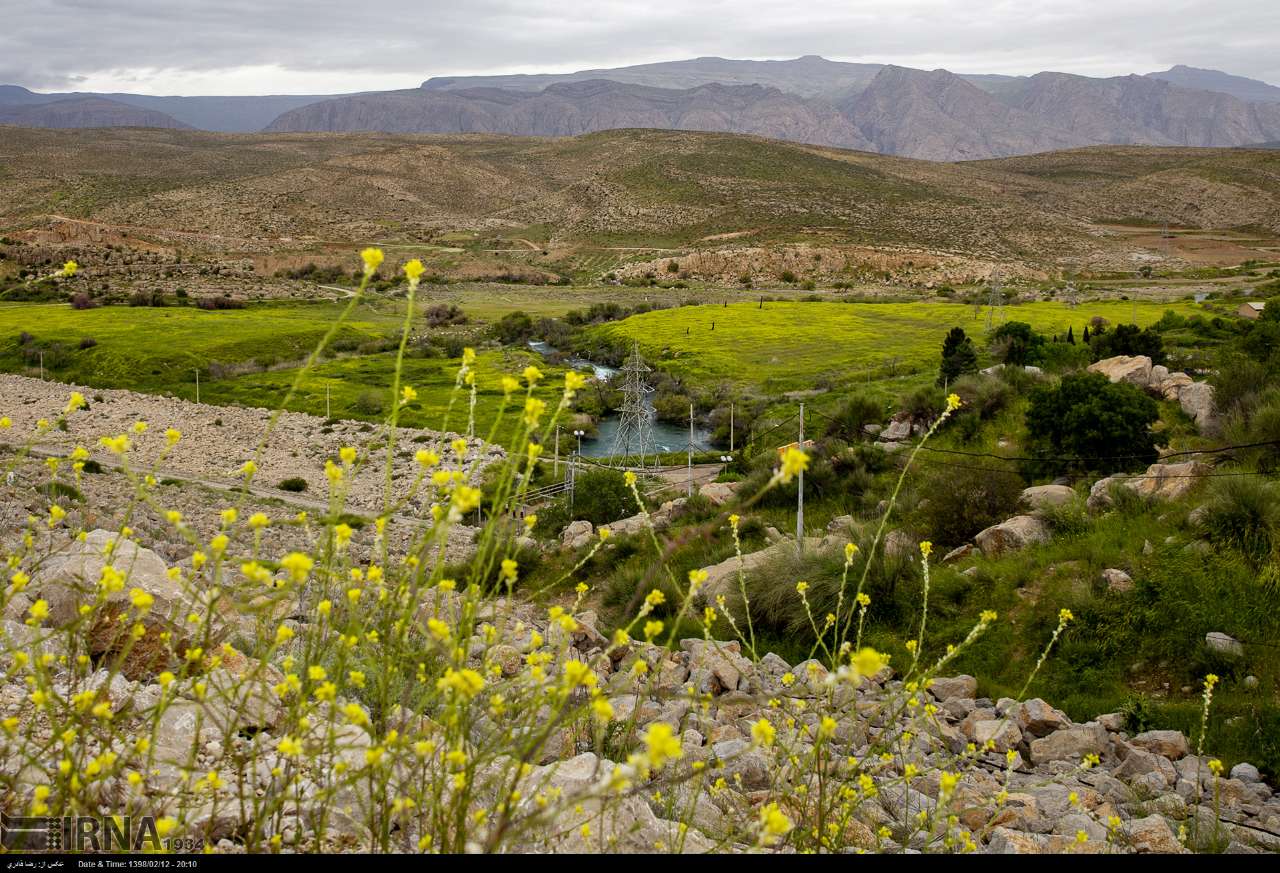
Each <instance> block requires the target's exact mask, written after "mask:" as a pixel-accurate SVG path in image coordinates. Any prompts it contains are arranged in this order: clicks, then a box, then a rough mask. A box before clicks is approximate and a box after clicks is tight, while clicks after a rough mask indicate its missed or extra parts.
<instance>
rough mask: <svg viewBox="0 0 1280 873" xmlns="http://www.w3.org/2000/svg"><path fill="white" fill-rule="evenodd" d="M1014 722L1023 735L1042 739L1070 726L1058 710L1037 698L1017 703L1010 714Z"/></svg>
mask: <svg viewBox="0 0 1280 873" xmlns="http://www.w3.org/2000/svg"><path fill="white" fill-rule="evenodd" d="M1011 715H1012V716H1013V720H1014V722H1016V723H1017V725H1018V727H1019V728H1020V729H1021V730H1022V732H1023V733H1025V734H1030V735H1031V736H1033V737H1044V736H1048V735H1049V734H1051V733H1053V732H1054V731H1057V730H1061V729H1063V728H1066V727H1070V726H1071V719H1069V718H1067V714H1066V713H1065V712H1063V711H1062V710H1060V709H1054V708H1053V707H1052V706H1050V705H1049V704H1047V703H1045V702H1044V701H1043V700H1041V699H1040V698H1039V697H1033V698H1031V699H1030V700H1028V701H1026V702H1025V703H1019V704H1018V705H1017V706H1015V707H1013V710H1012V712H1011Z"/></svg>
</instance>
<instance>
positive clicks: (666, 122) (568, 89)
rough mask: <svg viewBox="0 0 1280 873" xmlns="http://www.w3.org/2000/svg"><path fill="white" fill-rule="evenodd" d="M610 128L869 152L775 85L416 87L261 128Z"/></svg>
mask: <svg viewBox="0 0 1280 873" xmlns="http://www.w3.org/2000/svg"><path fill="white" fill-rule="evenodd" d="M616 128H663V129H666V130H705V131H713V132H726V133H750V134H755V135H757V136H765V137H769V138H771V139H784V140H792V141H795V142H806V143H813V144H815V145H834V146H840V147H842V148H855V149H868V150H870V149H871V148H872V144H871V143H870V142H869V141H868V140H867V139H865V138H864V137H863V136H862V134H860V133H859V132H858V129H857V128H856V127H855V126H854V125H852V124H851V123H850V122H849V120H848V119H847V118H845V117H844V116H843V115H841V114H840V113H839V112H838V111H836V109H835V108H834V107H833V106H831V105H830V104H828V103H825V102H822V101H811V100H806V99H805V98H803V97H800V96H798V95H795V94H787V93H784V92H782V91H780V90H778V89H777V88H769V87H765V86H763V85H720V84H714V83H713V84H709V85H700V86H698V87H696V88H688V89H684V90H673V89H668V88H653V87H648V86H645V85H630V84H625V83H622V82H613V81H608V80H605V79H591V80H588V81H585V82H560V83H556V84H554V85H550V86H548V87H547V88H545V89H544V90H542V91H512V90H507V89H500V88H468V89H465V90H460V91H452V90H426V89H417V90H407V91H389V92H385V93H382V94H364V95H361V96H358V97H340V98H337V99H335V100H325V101H322V102H320V103H313V104H311V105H310V106H304V107H302V108H300V109H295V110H293V111H292V112H286V113H285V114H284V115H282V116H280V117H279V118H277V119H276V120H275V121H273V122H272V123H271V125H270V126H269V127H268V128H267V130H268V131H271V132H285V131H325V132H335V131H375V130H379V131H389V132H393V133H506V134H516V135H519V136H576V135H578V134H582V133H590V132H592V131H597V130H611V129H616Z"/></svg>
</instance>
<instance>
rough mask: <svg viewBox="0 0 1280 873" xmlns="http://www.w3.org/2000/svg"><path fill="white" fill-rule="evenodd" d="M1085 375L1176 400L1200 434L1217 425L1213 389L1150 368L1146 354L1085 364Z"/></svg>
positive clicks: (1179, 374) (1117, 357)
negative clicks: (1100, 375) (1087, 367)
mask: <svg viewBox="0 0 1280 873" xmlns="http://www.w3.org/2000/svg"><path fill="white" fill-rule="evenodd" d="M1089 372H1091V373H1101V374H1102V375H1104V376H1106V377H1107V378H1108V379H1110V380H1111V381H1112V382H1125V383H1128V384H1130V385H1134V386H1136V387H1138V388H1142V389H1144V390H1145V391H1147V392H1148V393H1149V394H1152V395H1154V396H1156V397H1159V398H1161V399H1163V400H1176V401H1178V404H1179V405H1180V406H1181V407H1182V411H1183V412H1185V413H1186V414H1187V415H1189V416H1191V417H1192V418H1193V419H1195V422H1196V427H1197V428H1199V429H1200V430H1201V431H1209V430H1212V429H1213V428H1214V427H1215V426H1216V424H1217V418H1216V416H1217V410H1216V408H1215V406H1214V402H1213V386H1212V385H1210V384H1208V383H1207V382H1196V381H1195V380H1193V379H1192V378H1191V377H1190V376H1188V375H1187V374H1186V373H1171V372H1169V369H1168V368H1167V367H1164V366H1161V365H1155V366H1152V363H1151V359H1150V358H1149V357H1147V356H1146V355H1134V356H1132V357H1130V356H1128V355H1117V356H1115V357H1113V358H1104V359H1102V360H1101V361H1096V362H1094V363H1092V364H1090V365H1089Z"/></svg>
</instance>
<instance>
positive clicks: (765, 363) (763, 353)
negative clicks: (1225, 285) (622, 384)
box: [594, 300, 1204, 392]
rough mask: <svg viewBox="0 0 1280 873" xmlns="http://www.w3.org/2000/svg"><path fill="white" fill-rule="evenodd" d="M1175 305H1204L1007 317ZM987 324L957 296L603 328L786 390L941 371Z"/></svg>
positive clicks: (733, 311) (1052, 323)
mask: <svg viewBox="0 0 1280 873" xmlns="http://www.w3.org/2000/svg"><path fill="white" fill-rule="evenodd" d="M1170 309H1172V310H1173V311H1175V312H1178V313H1179V314H1182V315H1191V314H1194V313H1197V312H1203V311H1204V310H1203V309H1202V308H1201V307H1200V306H1198V305H1196V304H1192V303H1187V302H1181V301H1179V302H1174V303H1163V302H1161V303H1156V302H1128V301H1121V300H1115V301H1105V302H1097V303H1082V304H1080V305H1078V306H1075V307H1068V306H1067V305H1065V304H1063V303H1057V302H1044V303H1025V304H1020V305H1017V306H1006V307H1005V308H1004V319H1005V320H1007V321H1024V322H1027V323H1028V324H1030V325H1031V326H1032V327H1034V328H1035V329H1036V330H1037V331H1039V332H1041V333H1047V334H1054V333H1065V332H1066V331H1067V328H1069V327H1070V328H1074V331H1075V335H1076V337H1077V339H1078V338H1079V337H1080V335H1081V333H1082V332H1083V330H1084V327H1085V325H1086V324H1088V323H1089V320H1090V319H1091V318H1093V317H1094V316H1101V317H1102V318H1105V319H1107V321H1108V322H1109V323H1111V324H1119V323H1130V322H1134V321H1135V320H1136V322H1137V323H1138V324H1139V325H1148V324H1153V323H1155V322H1156V321H1159V319H1160V317H1161V315H1163V314H1164V312H1166V311H1167V310H1170ZM995 323H996V324H998V323H999V321H998V320H997V321H996V322H995ZM986 325H987V310H986V308H985V307H979V308H975V307H973V306H969V305H965V304H958V303H863V302H858V303H825V302H824V303H818V302H766V303H764V304H763V306H761V305H760V304H759V303H730V304H728V305H706V306H685V307H680V308H676V309H664V310H659V311H655V312H647V313H643V314H641V315H634V316H632V317H630V318H627V319H625V320H623V321H619V322H614V323H610V324H605V325H601V326H600V327H598V328H595V333H594V335H595V337H596V338H598V339H601V340H603V341H605V342H607V343H610V344H615V345H616V344H621V345H630V344H631V343H632V342H633V341H634V342H638V343H639V344H640V349H641V352H642V353H643V354H644V355H645V357H646V358H647V359H648V360H649V361H650V362H651V363H657V364H658V365H660V366H661V367H662V368H663V369H664V370H667V371H668V372H670V373H673V374H675V375H679V376H681V377H685V378H689V379H692V380H693V381H696V382H706V381H724V380H727V381H731V382H734V383H737V384H739V385H751V384H754V385H757V386H760V387H761V388H763V389H764V390H766V391H771V392H778V391H790V390H799V389H804V388H811V387H814V380H815V379H819V378H827V379H834V380H837V381H843V380H846V379H853V378H857V377H858V376H859V375H860V371H861V372H865V371H866V370H867V368H874V369H875V370H876V371H877V372H880V371H883V370H884V369H885V367H886V365H888V364H891V363H892V364H896V365H898V366H901V367H903V368H906V367H910V366H912V365H920V364H924V365H925V366H926V367H928V368H930V369H932V368H933V367H934V366H935V365H936V360H937V357H938V353H939V352H938V350H939V348H940V347H941V344H942V339H943V337H944V336H945V335H946V333H947V331H948V330H950V329H951V328H952V327H957V326H958V327H962V328H964V329H965V331H966V332H968V333H969V334H970V335H972V336H973V337H974V338H975V341H978V344H979V345H980V346H981V345H982V343H981V341H980V340H981V338H982V337H983V336H984V335H985V333H986Z"/></svg>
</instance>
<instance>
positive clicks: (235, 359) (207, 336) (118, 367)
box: [0, 303, 398, 399]
mask: <svg viewBox="0 0 1280 873" xmlns="http://www.w3.org/2000/svg"><path fill="white" fill-rule="evenodd" d="M341 310H342V305H341V304H338V303H323V304H263V305H251V306H248V307H246V308H244V309H231V310H222V311H216V312H209V311H205V310H201V309H197V308H195V307H193V306H166V307H160V308H154V309H153V308H150V307H143V306H139V307H123V306H103V307H99V308H97V309H86V310H77V309H72V308H71V307H70V306H68V305H66V304H48V305H45V304H30V303H26V304H11V305H5V306H0V368H3V369H4V370H6V371H9V372H24V371H25V370H27V369H32V368H35V367H37V366H38V360H39V355H38V351H39V350H41V349H43V350H44V359H45V360H44V368H45V375H46V377H52V378H55V379H59V380H63V381H68V382H78V383H80V384H83V385H92V386H94V387H100V388H129V389H132V390H136V391H145V392H160V391H169V392H173V393H177V394H180V395H181V396H187V392H186V390H184V389H186V388H189V389H190V393H191V396H194V393H195V378H196V377H195V370H196V369H197V368H198V369H201V370H202V371H206V372H203V373H202V374H201V375H202V378H203V379H208V378H209V373H208V372H207V370H208V368H209V367H210V365H211V364H224V365H235V364H246V363H256V364H258V365H261V366H264V367H269V366H273V365H276V364H279V363H282V362H290V361H296V360H299V359H301V358H303V357H305V356H306V355H307V354H308V353H309V352H310V351H311V350H312V349H314V348H315V346H316V344H317V343H318V342H319V341H320V339H321V337H323V336H324V334H325V332H326V331H327V330H328V329H329V327H330V325H331V324H332V323H333V321H334V320H336V319H337V317H338V315H339V313H340V312H341ZM397 325H398V317H397V316H396V315H395V314H394V313H393V312H391V311H386V312H383V311H379V310H376V309H371V308H369V307H363V306H362V307H359V308H358V309H357V310H356V312H355V313H354V314H353V317H352V318H351V319H350V320H348V322H347V323H346V324H344V325H343V326H342V328H341V329H340V330H339V332H338V334H337V335H336V336H335V338H334V339H335V341H339V342H345V343H348V344H350V343H352V342H357V343H358V342H364V341H368V340H374V339H379V338H383V337H387V336H390V335H391V334H392V333H393V332H394V330H395V328H396V326H397ZM23 333H27V334H30V335H31V336H32V337H33V338H34V341H33V342H32V343H30V344H28V345H29V347H30V348H31V349H34V350H35V353H34V354H33V353H32V352H27V353H26V354H24V350H23V343H22V341H21V334H23ZM86 340H92V341H93V342H94V343H96V345H92V346H90V347H88V348H81V344H82V343H83V342H85V341H86ZM202 399H203V398H202Z"/></svg>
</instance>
